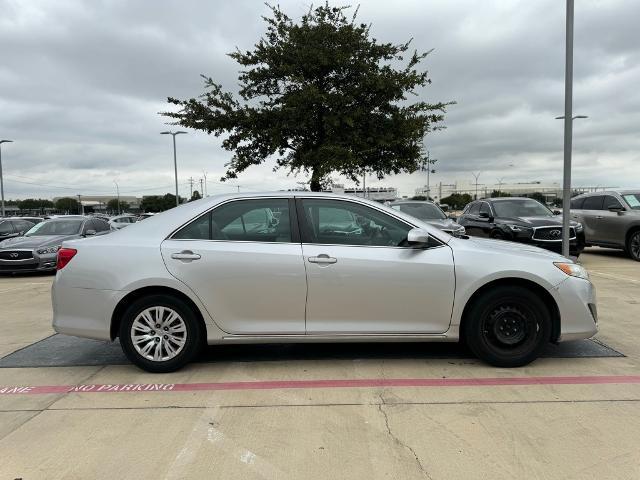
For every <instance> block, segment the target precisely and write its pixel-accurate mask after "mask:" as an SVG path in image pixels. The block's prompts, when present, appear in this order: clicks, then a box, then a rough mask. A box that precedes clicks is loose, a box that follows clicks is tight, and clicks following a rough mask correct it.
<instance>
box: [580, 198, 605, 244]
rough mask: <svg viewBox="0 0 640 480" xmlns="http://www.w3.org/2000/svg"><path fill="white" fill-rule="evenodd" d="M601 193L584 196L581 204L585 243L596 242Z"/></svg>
mask: <svg viewBox="0 0 640 480" xmlns="http://www.w3.org/2000/svg"><path fill="white" fill-rule="evenodd" d="M603 200H604V196H603V195H590V196H588V197H585V199H584V203H583V204H582V224H583V226H584V236H585V239H586V242H587V243H590V242H594V243H597V242H598V237H599V236H600V237H601V236H602V235H601V234H599V233H598V229H599V228H601V220H602V204H603Z"/></svg>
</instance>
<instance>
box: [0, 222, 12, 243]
mask: <svg viewBox="0 0 640 480" xmlns="http://www.w3.org/2000/svg"><path fill="white" fill-rule="evenodd" d="M14 236H15V232H14V230H13V225H12V224H11V221H10V220H5V221H4V222H2V221H0V240H4V239H5V238H11V237H14Z"/></svg>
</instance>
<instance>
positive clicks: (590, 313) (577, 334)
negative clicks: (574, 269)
mask: <svg viewBox="0 0 640 480" xmlns="http://www.w3.org/2000/svg"><path fill="white" fill-rule="evenodd" d="M551 294H552V295H553V296H554V298H555V300H556V303H557V304H558V309H559V310H560V337H559V338H558V341H560V342H563V341H567V340H580V339H584V338H591V337H593V336H594V335H595V334H596V333H598V314H597V308H596V290H595V287H594V286H593V284H592V283H591V282H590V281H588V280H583V279H581V278H576V277H567V279H566V280H563V281H562V282H561V283H560V284H558V285H556V286H555V287H554V288H553V289H551Z"/></svg>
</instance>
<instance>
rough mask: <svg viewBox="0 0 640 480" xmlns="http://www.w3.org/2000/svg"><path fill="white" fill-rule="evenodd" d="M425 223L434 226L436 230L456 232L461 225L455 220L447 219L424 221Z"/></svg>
mask: <svg viewBox="0 0 640 480" xmlns="http://www.w3.org/2000/svg"><path fill="white" fill-rule="evenodd" d="M423 221H424V222H427V223H428V224H429V225H433V226H434V227H436V228H439V229H440V230H456V229H457V228H460V225H459V224H458V223H457V222H456V221H455V220H451V219H450V218H445V219H442V220H437V219H435V220H423Z"/></svg>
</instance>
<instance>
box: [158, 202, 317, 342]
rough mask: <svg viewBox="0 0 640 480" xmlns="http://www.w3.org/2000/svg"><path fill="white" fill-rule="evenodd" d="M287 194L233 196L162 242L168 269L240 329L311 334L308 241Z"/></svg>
mask: <svg viewBox="0 0 640 480" xmlns="http://www.w3.org/2000/svg"><path fill="white" fill-rule="evenodd" d="M290 204H291V205H293V200H289V199H283V198H268V197H265V198H256V199H246V200H245V199H243V200H233V201H231V202H227V203H224V204H222V205H220V206H218V207H216V208H214V209H213V210H212V211H211V212H208V213H206V214H204V215H202V216H200V217H199V218H197V219H195V220H194V221H192V222H191V223H189V224H187V225H186V226H185V227H183V228H182V229H180V230H178V231H177V232H176V233H175V234H174V235H173V236H172V237H171V238H170V239H168V240H165V241H164V242H163V243H162V257H163V259H164V262H165V264H166V265H167V268H168V269H169V272H171V274H172V275H173V276H175V277H176V278H178V279H179V280H181V281H182V282H184V283H185V284H186V285H187V286H189V288H191V290H192V291H193V292H194V293H195V294H196V295H197V296H198V297H199V298H200V300H201V301H202V303H203V304H204V306H205V307H206V309H207V311H208V312H209V314H210V315H211V316H212V317H213V319H214V321H215V322H216V324H217V325H218V326H219V327H220V328H221V329H222V330H224V331H225V332H227V333H234V334H304V331H305V328H304V314H305V299H306V294H307V284H306V276H305V267H304V263H303V260H302V247H301V245H300V242H299V239H297V238H294V236H295V235H293V232H294V231H296V230H295V229H292V228H291V217H290V211H291V209H290V208H289V207H290Z"/></svg>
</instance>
